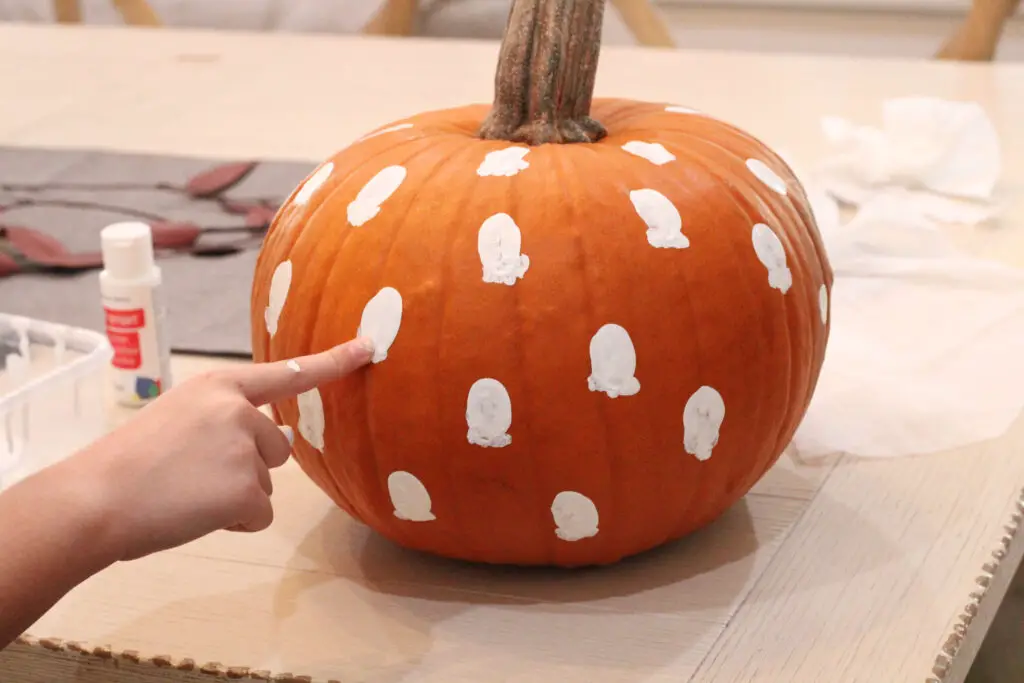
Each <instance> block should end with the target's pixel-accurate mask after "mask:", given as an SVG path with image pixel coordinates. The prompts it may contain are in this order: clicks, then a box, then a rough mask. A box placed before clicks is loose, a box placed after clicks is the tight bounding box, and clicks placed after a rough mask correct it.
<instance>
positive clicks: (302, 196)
mask: <svg viewBox="0 0 1024 683" xmlns="http://www.w3.org/2000/svg"><path fill="white" fill-rule="evenodd" d="M333 172H334V162H333V161H328V162H327V163H326V164H324V165H323V166H321V167H320V168H318V169H317V170H316V171H314V172H313V174H312V175H311V176H309V178H307V179H306V182H304V183H302V187H300V188H299V191H298V192H296V193H295V199H294V200H293V202H294V203H295V204H297V205H299V206H304V205H305V204H306V202H308V201H309V200H310V199H312V198H313V195H314V194H315V193H316V191H317V190H319V189H320V186H321V185H323V184H324V183H326V182H327V179H328V178H330V177H331V173H333Z"/></svg>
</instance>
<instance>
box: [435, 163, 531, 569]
mask: <svg viewBox="0 0 1024 683" xmlns="http://www.w3.org/2000/svg"><path fill="white" fill-rule="evenodd" d="M463 153H465V155H466V156H472V155H475V154H477V150H476V148H475V147H474V146H473V145H469V146H467V147H466V148H465V149H459V148H456V151H455V153H454V154H452V156H451V157H449V158H448V159H446V160H445V162H444V163H446V164H447V163H451V162H453V161H454V160H455V159H456V158H458V157H460V156H461V155H462V154H463ZM440 168H441V167H440V166H439V167H438V171H439V170H440ZM438 175H440V173H438ZM424 186H426V183H424ZM439 189H440V190H442V191H443V190H444V188H439ZM474 199H476V196H475V195H474V194H473V193H472V192H465V193H464V195H463V196H462V198H461V200H460V201H459V203H458V206H457V208H455V210H453V211H452V213H451V215H452V217H453V219H451V220H448V221H446V222H445V233H444V244H445V248H444V252H443V255H442V257H441V268H440V272H441V282H440V285H439V287H438V291H439V292H440V297H441V301H440V306H439V307H440V309H441V314H440V315H439V316H438V325H437V343H436V345H435V346H436V349H437V355H438V363H436V364H435V368H436V370H435V376H437V375H440V373H441V371H442V368H441V362H440V359H441V357H442V354H441V349H442V348H443V346H444V331H445V321H446V320H448V318H449V316H448V310H449V306H450V302H451V299H450V298H445V297H444V292H446V291H447V290H448V287H449V286H450V283H451V281H452V279H453V278H452V267H453V251H454V246H455V242H456V241H457V240H458V238H459V233H460V231H461V230H462V229H463V227H462V223H461V221H460V219H462V218H463V217H465V216H467V215H471V214H470V212H469V211H467V210H466V209H467V208H468V207H469V206H471V205H472V204H473V203H474V201H473V200H474ZM466 226H467V227H466V228H465V229H466V230H468V231H472V228H473V225H472V222H470V221H468V220H467V221H466ZM513 289H514V288H513ZM441 379H443V378H439V381H437V382H435V383H434V386H435V393H436V402H437V406H438V424H442V425H444V424H448V423H449V422H451V423H453V424H455V423H457V422H458V418H459V415H458V414H456V415H454V416H449V415H447V414H446V411H445V405H446V401H445V397H444V389H445V383H444V381H440V380H441ZM451 417H454V418H455V419H450V418H451ZM440 442H441V452H443V453H448V452H451V451H450V450H449V449H448V448H447V447H446V439H445V438H444V435H443V434H442V436H441V438H440ZM445 472H446V476H445V479H446V480H447V482H448V489H449V492H450V493H449V495H448V496H447V501H448V505H449V506H450V507H451V509H452V519H451V520H447V519H446V520H445V523H449V524H452V525H453V526H454V527H455V528H456V529H458V530H459V533H460V538H462V539H464V540H465V543H466V546H467V548H468V549H469V550H470V554H472V555H474V556H476V555H478V553H477V550H478V548H477V547H476V541H475V537H474V535H473V534H472V533H469V532H468V531H467V529H466V527H465V526H464V523H463V521H462V520H463V516H462V514H461V509H460V505H459V495H458V492H459V488H460V487H459V484H458V482H457V481H456V480H455V476H454V475H453V474H452V471H451V468H450V467H446V468H445Z"/></svg>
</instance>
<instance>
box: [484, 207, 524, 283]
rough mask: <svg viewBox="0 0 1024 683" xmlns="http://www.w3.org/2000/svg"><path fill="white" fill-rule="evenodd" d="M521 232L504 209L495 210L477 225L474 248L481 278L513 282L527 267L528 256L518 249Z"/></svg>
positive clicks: (492, 281)
mask: <svg viewBox="0 0 1024 683" xmlns="http://www.w3.org/2000/svg"><path fill="white" fill-rule="evenodd" d="M522 242H523V235H522V233H521V232H520V231H519V226H518V225H516V222H515V221H514V220H512V217H511V216H509V215H508V214H507V213H496V214H494V215H493V216H491V217H490V218H488V219H487V220H485V221H484V222H483V223H482V224H481V225H480V232H479V233H478V234H477V240H476V249H477V253H479V254H480V265H481V266H482V267H483V278H484V282H491V283H496V284H503V285H510V286H511V285H514V284H515V282H516V280H517V279H519V278H521V277H523V275H525V274H526V269H527V268H529V267H530V257H529V256H527V255H526V254H522V253H520V252H521V250H522Z"/></svg>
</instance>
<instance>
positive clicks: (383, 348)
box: [356, 287, 402, 363]
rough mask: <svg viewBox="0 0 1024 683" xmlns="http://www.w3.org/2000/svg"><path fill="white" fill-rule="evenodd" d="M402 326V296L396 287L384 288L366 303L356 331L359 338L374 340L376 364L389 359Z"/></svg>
mask: <svg viewBox="0 0 1024 683" xmlns="http://www.w3.org/2000/svg"><path fill="white" fill-rule="evenodd" d="M401 325H402V295H401V294H399V293H398V290H397V289H395V288H394V287H383V288H382V289H381V290H380V291H379V292H377V293H376V294H374V295H373V298H371V299H370V300H369V301H367V302H366V306H364V307H363V315H362V317H361V318H360V320H359V327H358V329H357V330H356V336H357V337H369V338H370V339H372V340H373V358H372V359H371V360H372V361H373V362H374V363H380V362H381V361H382V360H384V359H385V358H387V357H388V349H390V348H391V345H392V344H394V343H395V337H397V336H398V328H399V327H401Z"/></svg>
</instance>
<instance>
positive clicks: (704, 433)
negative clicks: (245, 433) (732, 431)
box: [683, 386, 725, 461]
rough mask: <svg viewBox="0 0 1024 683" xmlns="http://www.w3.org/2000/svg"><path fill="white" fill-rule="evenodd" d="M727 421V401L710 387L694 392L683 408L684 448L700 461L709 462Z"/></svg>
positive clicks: (703, 387)
mask: <svg viewBox="0 0 1024 683" xmlns="http://www.w3.org/2000/svg"><path fill="white" fill-rule="evenodd" d="M724 419H725V401H724V400H723V399H722V395H721V394H719V393H718V392H717V391H716V390H715V389H713V388H711V387H709V386H702V387H701V388H700V389H697V391H695V392H693V394H692V395H691V396H690V398H689V399H688V400H687V401H686V405H685V406H684V407H683V448H684V449H686V452H687V453H689V454H690V455H692V456H694V457H696V458H697V459H698V460H701V461H703V460H707V459H708V458H710V457H711V451H712V450H713V449H714V447H715V446H716V445H717V444H718V436H719V433H720V431H721V428H722V421H723V420H724Z"/></svg>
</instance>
